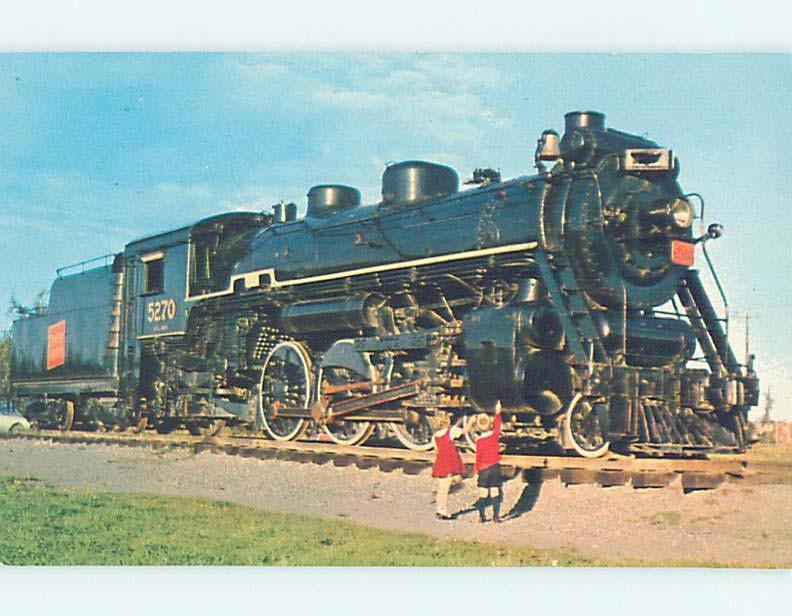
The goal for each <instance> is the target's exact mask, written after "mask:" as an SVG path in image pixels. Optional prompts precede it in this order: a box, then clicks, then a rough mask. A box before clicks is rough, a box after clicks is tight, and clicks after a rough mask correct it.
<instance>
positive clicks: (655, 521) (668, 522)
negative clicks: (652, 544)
mask: <svg viewBox="0 0 792 616" xmlns="http://www.w3.org/2000/svg"><path fill="white" fill-rule="evenodd" d="M647 521H648V522H649V524H651V525H652V526H679V523H680V522H681V521H682V514H681V513H679V512H678V511H660V512H658V513H655V514H654V515H652V516H650V517H649V518H647Z"/></svg>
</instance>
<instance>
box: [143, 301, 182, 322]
mask: <svg viewBox="0 0 792 616" xmlns="http://www.w3.org/2000/svg"><path fill="white" fill-rule="evenodd" d="M175 316H176V302H175V300H172V299H162V300H160V299H158V300H155V301H153V302H148V303H147V304H146V320H147V321H148V322H149V323H160V322H161V321H170V320H171V319H173V318H174V317H175Z"/></svg>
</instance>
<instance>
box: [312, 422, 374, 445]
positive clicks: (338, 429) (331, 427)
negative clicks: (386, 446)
mask: <svg viewBox="0 0 792 616" xmlns="http://www.w3.org/2000/svg"><path fill="white" fill-rule="evenodd" d="M322 427H323V428H324V432H325V434H327V436H329V437H330V440H331V441H333V442H334V443H337V444H339V445H362V444H363V443H365V442H366V441H367V440H368V439H369V437H370V436H371V435H372V434H374V428H375V427H376V426H375V425H374V424H373V423H371V422H370V421H341V420H339V421H334V422H332V423H329V424H325V425H324V426H322Z"/></svg>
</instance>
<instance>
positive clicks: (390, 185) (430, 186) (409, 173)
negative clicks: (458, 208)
mask: <svg viewBox="0 0 792 616" xmlns="http://www.w3.org/2000/svg"><path fill="white" fill-rule="evenodd" d="M458 190H459V176H458V175H457V172H456V171H454V170H453V169H452V168H451V167H446V166H445V165H438V164H437V163H429V162H425V161H421V160H408V161H404V162H402V163H396V164H393V165H389V166H388V167H386V168H385V173H383V174H382V203H383V204H385V205H402V204H412V203H419V202H421V201H426V200H427V199H442V198H443V197H446V196H448V195H452V194H454V193H455V192H457V191H458Z"/></svg>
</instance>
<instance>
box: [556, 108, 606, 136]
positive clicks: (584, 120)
mask: <svg viewBox="0 0 792 616" xmlns="http://www.w3.org/2000/svg"><path fill="white" fill-rule="evenodd" d="M564 128H565V129H566V131H567V132H569V131H572V130H575V129H576V128H588V129H589V130H596V131H604V130H605V114H604V113H600V112H599V111H570V112H569V113H567V114H565V115H564Z"/></svg>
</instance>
